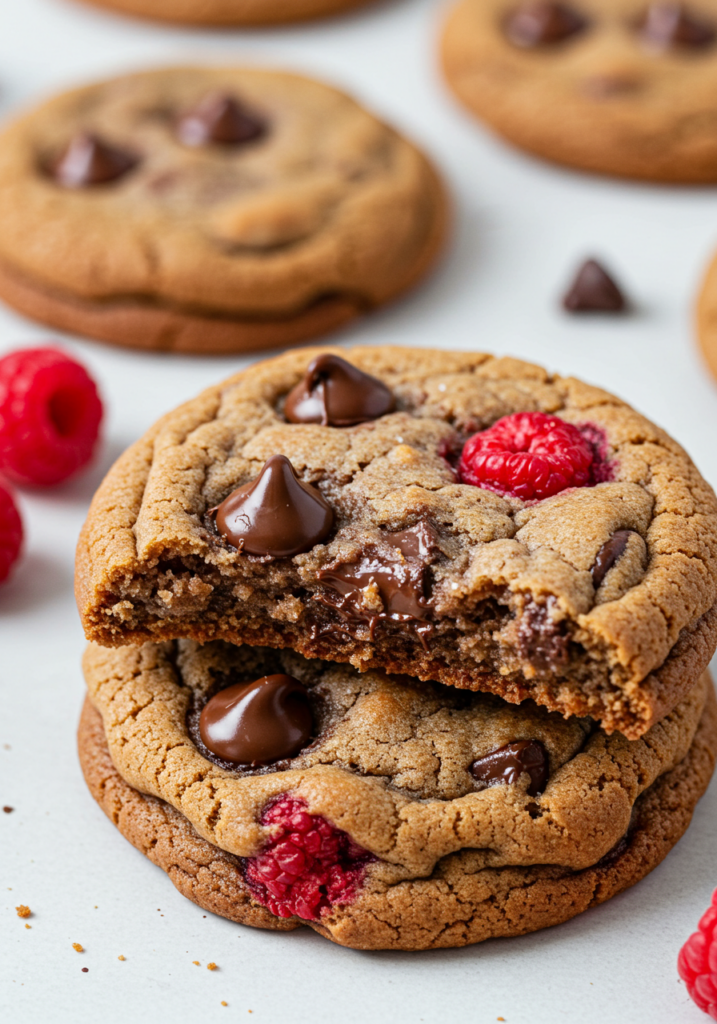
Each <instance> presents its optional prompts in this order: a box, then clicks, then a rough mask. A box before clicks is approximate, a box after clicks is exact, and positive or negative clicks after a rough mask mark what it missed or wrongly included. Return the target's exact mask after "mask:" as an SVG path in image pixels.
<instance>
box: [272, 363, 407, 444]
mask: <svg viewBox="0 0 717 1024" xmlns="http://www.w3.org/2000/svg"><path fill="white" fill-rule="evenodd" d="M395 408H396V402H395V399H394V397H393V394H392V392H391V391H390V389H389V388H387V387H386V385H385V384H383V383H382V382H381V381H380V380H377V379H376V377H372V376H371V375H370V374H368V373H363V371H361V370H359V369H358V368H357V367H355V366H352V365H351V363H348V362H346V360H345V359H342V358H341V357H340V356H335V355H331V354H330V353H326V354H324V355H321V356H317V357H316V359H312V361H311V362H310V363H309V365H308V368H307V370H306V373H305V374H304V376H303V378H302V379H301V380H300V381H299V383H298V384H297V385H296V387H295V388H293V389H292V390H291V391H290V392H289V394H288V395H287V398H286V404H285V406H284V415H285V417H286V419H287V420H288V421H289V422H290V423H322V424H323V425H324V426H330V427H351V426H354V425H355V424H357V423H365V422H366V421H367V420H375V419H378V417H379V416H385V415H386V413H389V412H393V410H394V409H395Z"/></svg>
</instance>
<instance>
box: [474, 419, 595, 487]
mask: <svg viewBox="0 0 717 1024" xmlns="http://www.w3.org/2000/svg"><path fill="white" fill-rule="evenodd" d="M594 455H595V453H594V450H593V446H592V445H591V443H590V441H589V440H588V439H587V438H586V437H584V436H583V435H582V433H581V432H580V431H579V430H578V428H577V427H574V426H573V425H572V424H571V423H566V422H565V420H561V419H559V418H558V417H557V416H547V415H546V414H545V413H543V412H517V413H514V414H513V415H512V416H504V417H503V418H502V419H500V420H498V421H497V422H496V423H494V424H493V426H492V427H490V428H489V429H488V430H483V431H482V432H481V433H480V434H474V435H473V437H471V438H469V439H468V441H466V444H465V446H464V448H463V453H462V455H461V460H460V463H459V466H458V472H459V475H460V479H461V480H462V482H463V483H464V484H473V485H474V486H475V487H482V488H484V489H485V490H488V491H496V492H497V493H498V494H503V495H511V496H512V497H514V498H522V499H523V500H524V501H530V500H531V499H538V500H540V499H541V498H549V497H550V496H551V495H552V494H557V493H558V492H559V491H564V490H565V489H566V487H585V486H586V485H587V484H590V483H591V482H592V479H591V468H592V463H593V458H594Z"/></svg>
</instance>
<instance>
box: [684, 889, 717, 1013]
mask: <svg viewBox="0 0 717 1024" xmlns="http://www.w3.org/2000/svg"><path fill="white" fill-rule="evenodd" d="M697 928H698V930H697V931H696V932H694V933H693V934H692V935H690V937H689V939H688V940H687V942H686V943H685V944H684V946H683V947H682V949H681V950H680V955H679V957H678V958H677V971H678V973H679V975H680V977H681V978H682V980H683V981H684V983H685V985H687V991H688V992H689V993H690V995H691V996H692V998H693V1000H694V1001H695V1002H696V1003H697V1005H698V1006H699V1008H700V1010H704V1012H705V1013H708V1014H709V1015H710V1017H711V1018H712V1020H717V889H716V890H715V892H714V893H713V894H712V906H711V907H710V908H709V910H708V911H707V912H706V913H705V914H704V915H703V916H702V919H701V921H700V923H699V924H698V926H697Z"/></svg>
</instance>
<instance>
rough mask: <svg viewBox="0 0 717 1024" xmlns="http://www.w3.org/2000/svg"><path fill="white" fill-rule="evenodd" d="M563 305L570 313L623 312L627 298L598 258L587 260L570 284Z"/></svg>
mask: <svg viewBox="0 0 717 1024" xmlns="http://www.w3.org/2000/svg"><path fill="white" fill-rule="evenodd" d="M563 306H564V307H565V309H567V310H568V312H569V313H622V312H623V311H624V310H626V309H627V300H626V299H625V296H624V295H623V293H622V292H621V291H620V289H619V287H618V286H617V284H616V283H615V281H614V280H613V278H612V277H611V276H610V274H608V272H607V271H606V270H605V268H604V267H603V266H601V265H600V264H599V263H598V262H597V260H586V261H585V263H583V265H582V266H581V267H580V269H579V270H578V272H577V274H576V276H575V279H574V281H573V283H572V285H571V286H570V289H569V291H568V292H567V294H566V296H565V298H564V299H563Z"/></svg>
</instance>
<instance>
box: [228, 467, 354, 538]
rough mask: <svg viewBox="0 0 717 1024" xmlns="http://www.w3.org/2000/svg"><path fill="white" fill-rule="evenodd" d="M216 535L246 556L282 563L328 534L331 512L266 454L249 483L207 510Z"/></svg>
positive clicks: (321, 499) (315, 493) (289, 470)
mask: <svg viewBox="0 0 717 1024" xmlns="http://www.w3.org/2000/svg"><path fill="white" fill-rule="evenodd" d="M210 514H212V515H215V516H216V525H217V529H218V531H219V533H220V534H221V535H222V537H224V539H225V540H227V541H228V542H229V543H230V544H231V545H232V546H233V547H235V548H237V549H238V550H240V551H245V552H246V553H247V554H249V555H270V556H272V557H273V558H288V557H291V556H292V555H298V554H299V553H300V552H302V551H309V550H310V549H311V548H313V547H314V545H315V544H320V543H321V541H323V540H325V539H326V537H327V536H328V535H329V533H330V532H331V527H332V526H333V522H334V513H333V511H332V509H331V506H330V505H329V504H328V503H327V501H326V500H325V499H324V497H323V495H322V494H321V493H320V492H319V491H318V490H317V489H316V488H315V487H312V486H311V485H310V484H305V483H304V482H303V481H302V480H299V478H298V477H297V475H296V473H295V471H294V467H293V466H292V465H291V462H290V461H289V460H288V459H287V458H286V456H285V455H272V457H271V458H270V459H269V460H268V461H267V462H266V463H265V464H264V467H263V469H262V471H261V473H260V474H259V476H258V477H257V478H256V480H252V481H251V483H248V484H244V486H243V487H239V488H237V490H236V491H232V493H231V494H230V495H229V497H228V498H226V499H225V500H224V501H223V502H222V503H221V505H219V506H218V508H216V509H212V510H211V512H210Z"/></svg>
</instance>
